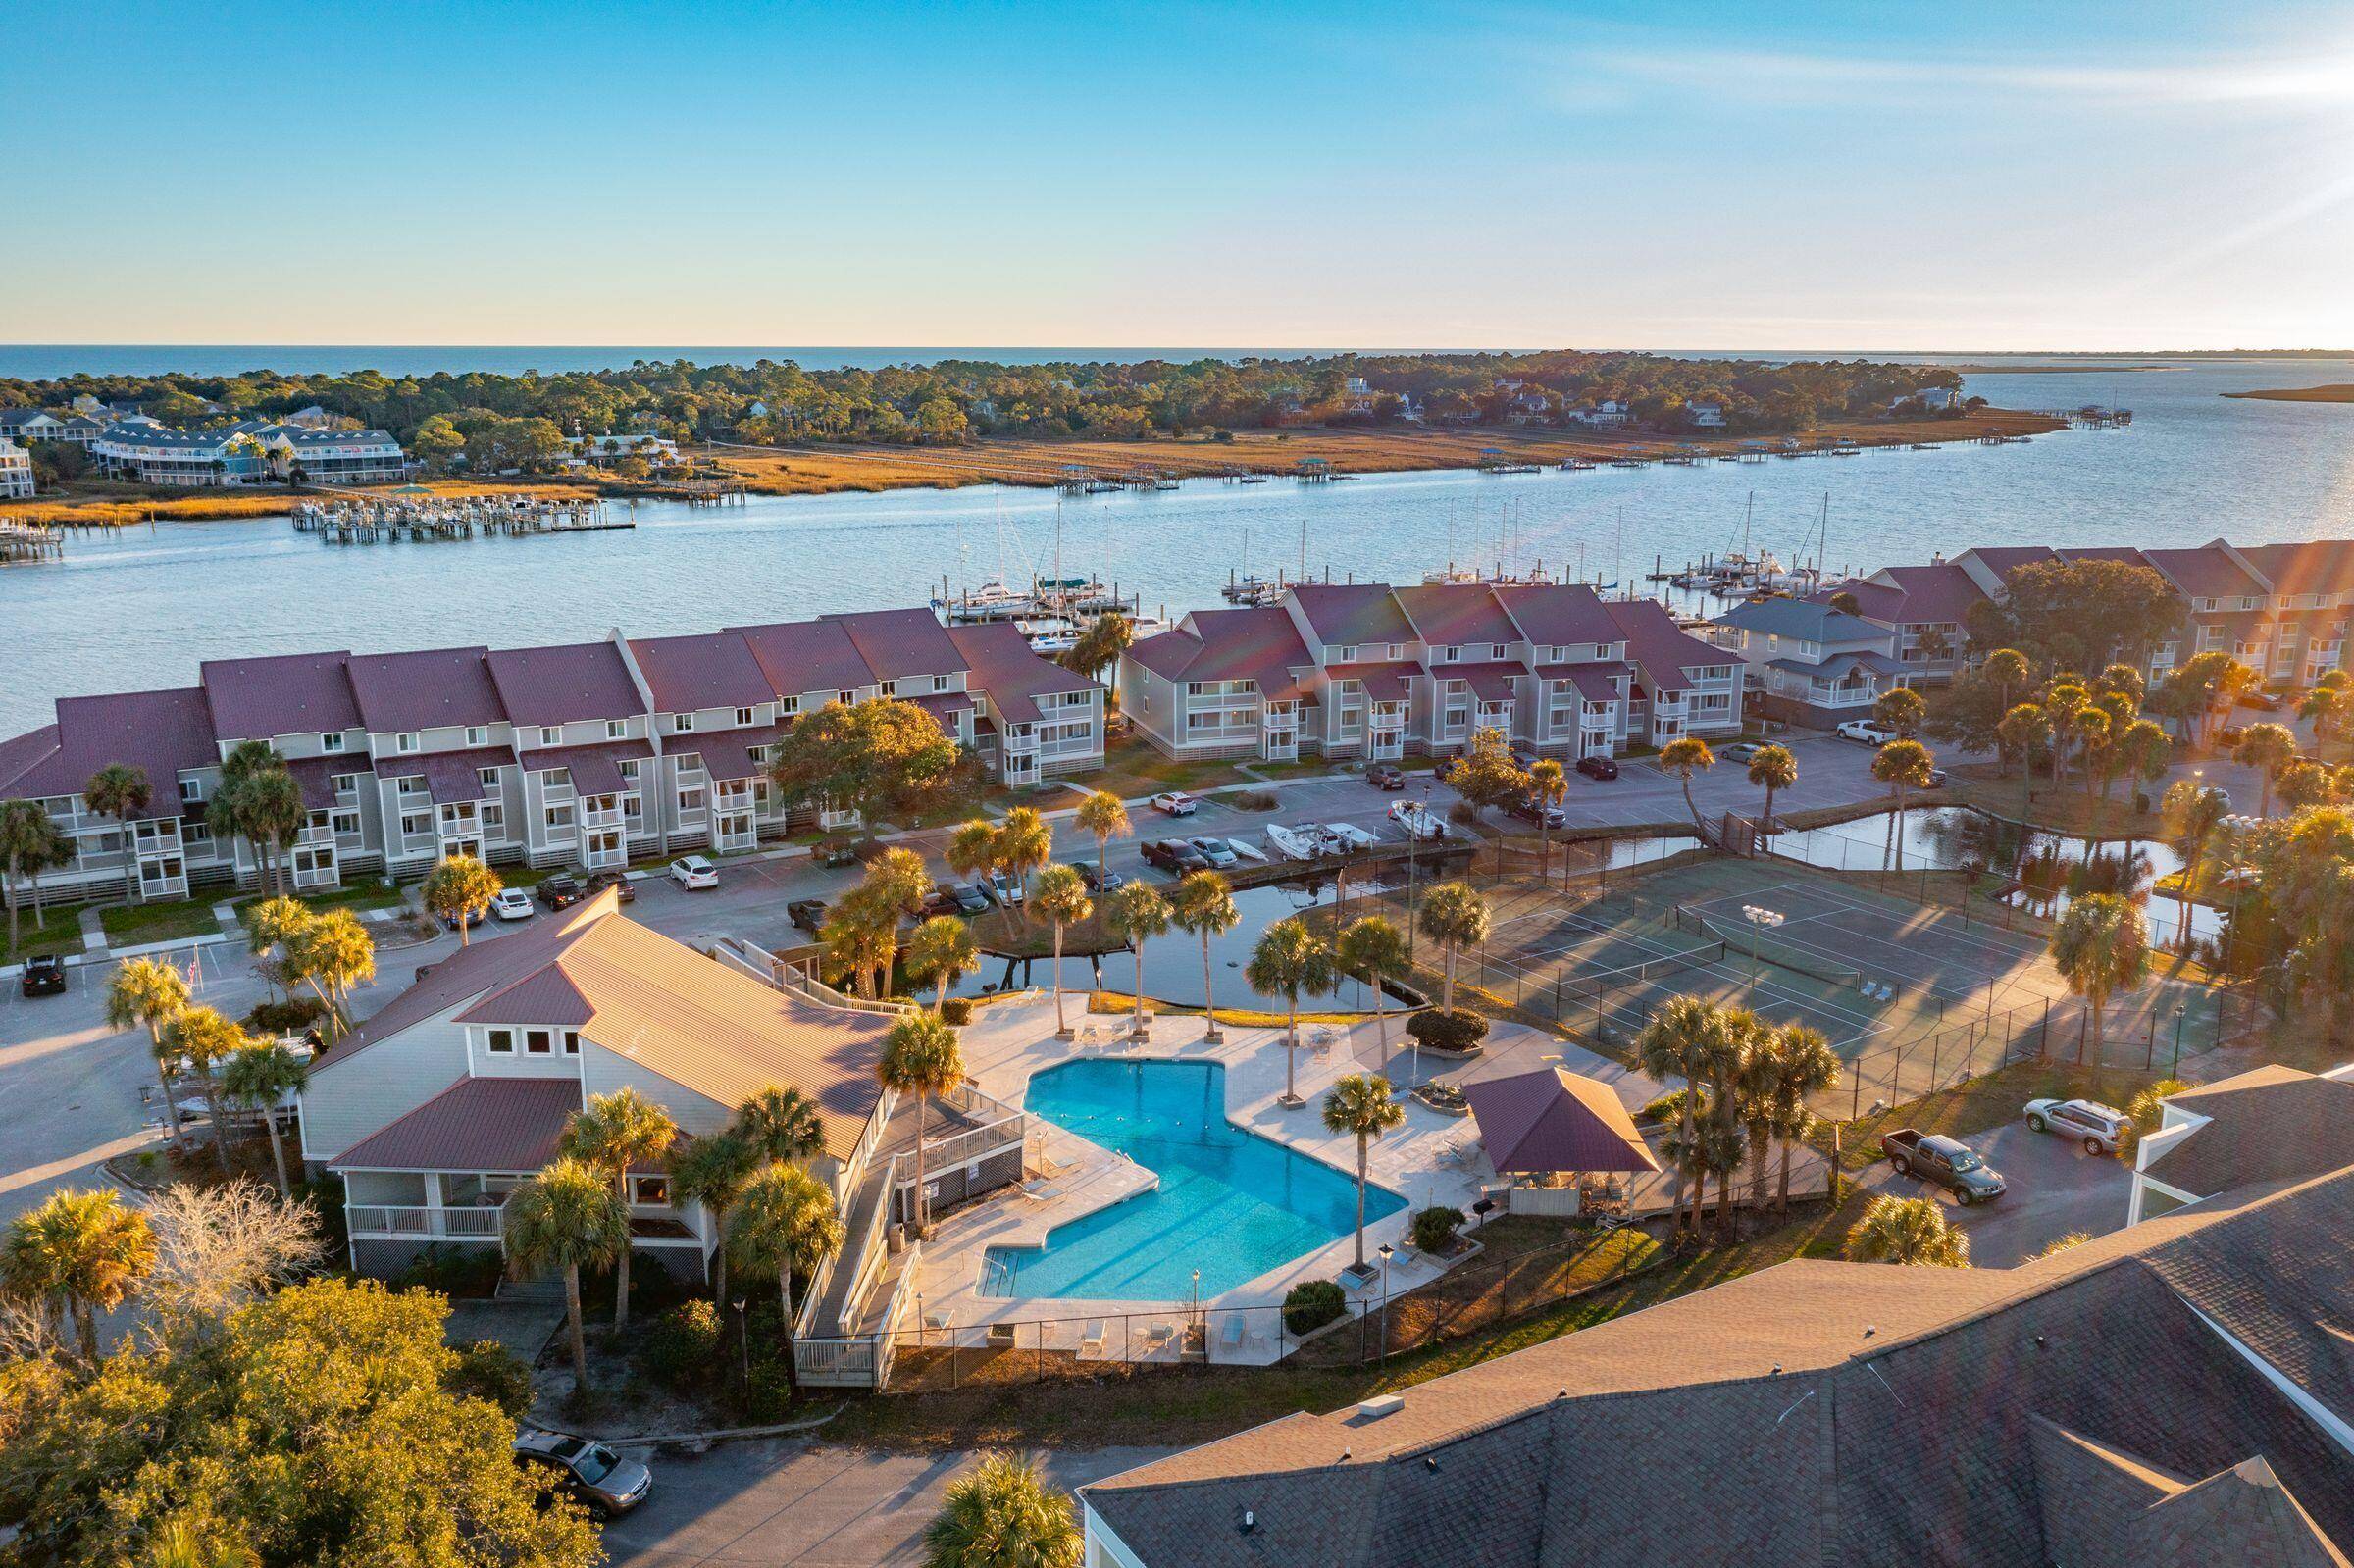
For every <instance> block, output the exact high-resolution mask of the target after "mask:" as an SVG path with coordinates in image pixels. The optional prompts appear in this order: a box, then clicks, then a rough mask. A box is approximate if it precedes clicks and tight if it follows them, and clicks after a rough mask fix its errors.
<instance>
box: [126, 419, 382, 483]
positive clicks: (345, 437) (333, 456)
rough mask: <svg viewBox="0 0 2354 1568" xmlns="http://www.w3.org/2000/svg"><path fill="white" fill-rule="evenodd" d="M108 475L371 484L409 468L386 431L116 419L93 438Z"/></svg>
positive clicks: (148, 478) (145, 480) (169, 479)
mask: <svg viewBox="0 0 2354 1568" xmlns="http://www.w3.org/2000/svg"><path fill="white" fill-rule="evenodd" d="M89 449H90V455H91V456H92V457H93V458H95V459H96V460H97V462H98V466H99V467H100V468H101V469H102V470H104V471H105V472H107V473H109V474H116V475H120V476H123V477H125V478H129V479H135V480H138V481H141V482H142V483H147V484H176V485H189V486H204V487H210V486H225V485H232V484H262V483H269V482H273V481H279V480H284V479H289V478H299V479H301V480H302V481H306V482H311V483H319V484H373V483H381V482H384V481H390V480H396V479H398V478H400V477H401V475H402V474H403V473H405V472H406V471H407V463H408V459H407V456H406V454H404V453H403V452H402V451H401V448H400V443H399V442H398V441H395V440H394V439H392V437H391V436H390V435H388V434H386V433H385V432H384V431H383V430H314V429H311V428H308V427H305V426H299V425H279V424H274V423H272V422H270V421H268V420H240V421H238V422H237V423H236V424H234V425H228V426H223V427H221V428H220V429H217V430H174V429H172V428H171V427H169V426H164V425H158V424H155V423H154V422H152V421H146V420H140V421H118V422H116V423H114V424H110V425H108V426H106V427H105V428H104V429H102V430H99V431H98V432H97V433H96V434H95V435H94V436H93V438H92V439H91V440H90V442H89Z"/></svg>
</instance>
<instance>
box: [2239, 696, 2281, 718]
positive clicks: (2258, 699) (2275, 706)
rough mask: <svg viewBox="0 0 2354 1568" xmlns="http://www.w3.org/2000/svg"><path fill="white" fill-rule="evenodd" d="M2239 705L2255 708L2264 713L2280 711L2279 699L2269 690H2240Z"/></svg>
mask: <svg viewBox="0 0 2354 1568" xmlns="http://www.w3.org/2000/svg"><path fill="white" fill-rule="evenodd" d="M2239 705H2240V706H2241V707H2243V708H2255V709H2258V710H2260V711H2262V712H2265V713H2277V712H2279V711H2280V699H2279V698H2278V697H2277V696H2275V695H2273V694H2272V693H2271V692H2270V691H2242V692H2241V693H2240V694H2239Z"/></svg>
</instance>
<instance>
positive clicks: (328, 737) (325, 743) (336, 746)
mask: <svg viewBox="0 0 2354 1568" xmlns="http://www.w3.org/2000/svg"><path fill="white" fill-rule="evenodd" d="M319 749H320V750H322V751H340V750H342V749H343V732H342V731H340V730H328V731H324V732H322V733H321V734H320V736H319Z"/></svg>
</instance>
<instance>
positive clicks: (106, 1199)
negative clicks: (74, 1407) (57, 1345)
mask: <svg viewBox="0 0 2354 1568" xmlns="http://www.w3.org/2000/svg"><path fill="white" fill-rule="evenodd" d="M154 1267H155V1236H154V1233H152V1232H151V1231H149V1230H148V1228H147V1216H146V1215H144V1214H141V1213H140V1212H139V1211H138V1210H137V1209H134V1208H128V1207H126V1206H125V1205H124V1203H123V1201H122V1199H120V1198H118V1197H117V1196H115V1194H114V1193H112V1192H109V1191H87V1192H85V1191H80V1190H77V1189H74V1188H70V1187H69V1188H60V1189H58V1190H56V1191H54V1192H52V1193H50V1194H49V1196H48V1198H47V1199H46V1200H45V1201H44V1202H42V1204H41V1205H40V1206H39V1207H38V1208H35V1209H30V1210H28V1211H26V1213H23V1214H20V1215H18V1216H17V1218H16V1219H15V1220H14V1221H12V1222H11V1223H10V1225H9V1227H8V1240H7V1242H6V1244H5V1246H0V1281H5V1283H6V1284H7V1286H8V1289H9V1290H10V1291H11V1292H13V1293H15V1294H17V1295H21V1296H23V1297H25V1298H26V1299H27V1300H32V1301H42V1302H47V1301H52V1300H54V1301H56V1302H58V1303H59V1305H60V1307H61V1309H62V1311H63V1312H64V1314H65V1315H66V1316H70V1317H71V1318H73V1320H74V1328H75V1332H76V1334H77V1337H78V1338H79V1339H80V1341H81V1356H82V1359H83V1360H84V1361H87V1362H89V1363H91V1364H92V1365H96V1364H97V1360H98V1314H99V1313H100V1312H102V1311H104V1312H112V1311H114V1310H115V1308H117V1307H119V1306H121V1305H122V1304H123V1303H124V1301H125V1300H126V1299H127V1298H128V1296H129V1295H130V1293H131V1291H132V1290H136V1289H137V1288H138V1283H139V1282H140V1281H141V1280H143V1279H145V1278H146V1277H147V1275H148V1274H149V1273H150V1272H151V1271H152V1270H153V1269H154Z"/></svg>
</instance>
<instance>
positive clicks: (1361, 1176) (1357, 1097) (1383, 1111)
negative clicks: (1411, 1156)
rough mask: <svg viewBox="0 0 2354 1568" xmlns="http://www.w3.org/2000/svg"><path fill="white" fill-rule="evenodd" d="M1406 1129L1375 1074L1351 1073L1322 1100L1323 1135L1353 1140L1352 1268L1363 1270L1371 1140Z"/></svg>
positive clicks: (1385, 1086) (1400, 1112) (1384, 1083)
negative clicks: (1354, 1262)
mask: <svg viewBox="0 0 2354 1568" xmlns="http://www.w3.org/2000/svg"><path fill="white" fill-rule="evenodd" d="M1405 1125H1406V1107H1404V1106H1403V1105H1400V1104H1399V1103H1398V1102H1397V1101H1396V1100H1394V1099H1392V1098H1390V1081H1389V1080H1388V1079H1386V1078H1383V1077H1381V1076H1380V1075H1379V1074H1377V1073H1351V1074H1350V1075H1349V1076H1348V1077H1346V1078H1343V1079H1340V1080H1338V1081H1336V1082H1335V1083H1334V1084H1333V1086H1332V1090H1331V1092H1330V1093H1328V1094H1326V1095H1325V1096H1324V1131H1325V1132H1327V1133H1338V1134H1354V1135H1355V1136H1356V1267H1357V1269H1358V1271H1359V1272H1360V1273H1361V1272H1362V1271H1363V1269H1364V1266H1365V1181H1366V1172H1365V1161H1366V1151H1367V1150H1368V1149H1370V1148H1371V1147H1372V1144H1373V1139H1375V1138H1379V1137H1381V1135H1382V1134H1384V1133H1388V1132H1392V1131H1394V1130H1396V1129H1398V1128H1401V1127H1404V1126H1405Z"/></svg>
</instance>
